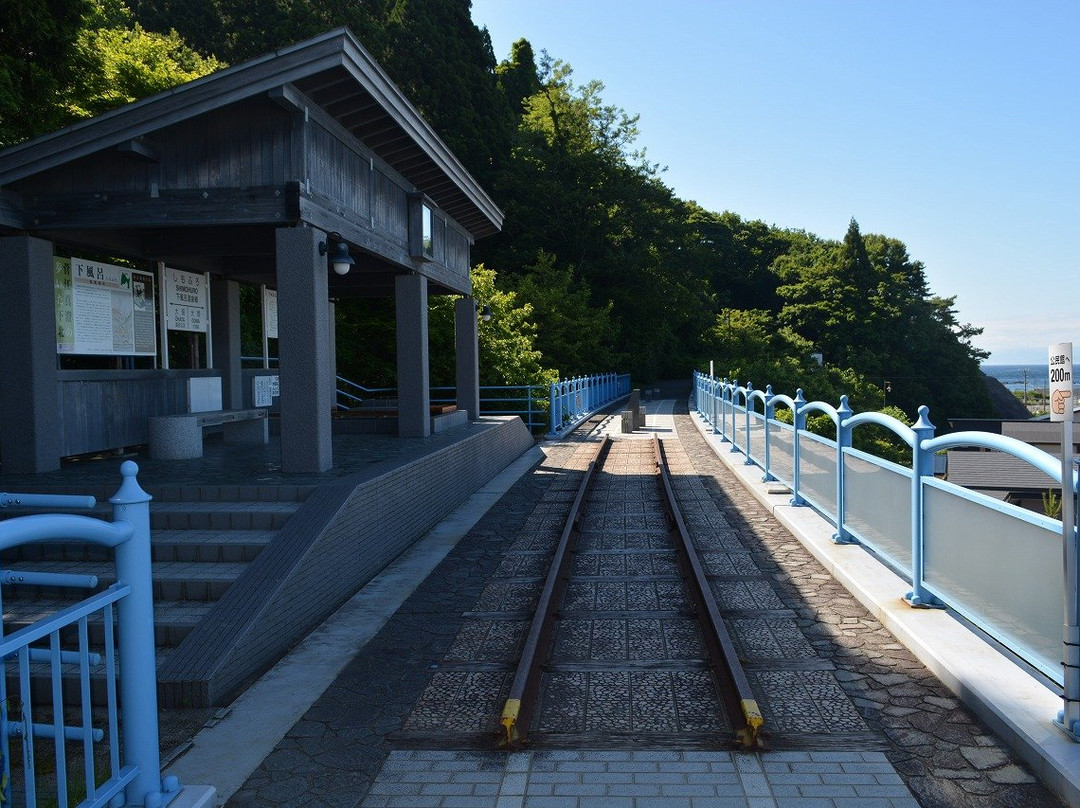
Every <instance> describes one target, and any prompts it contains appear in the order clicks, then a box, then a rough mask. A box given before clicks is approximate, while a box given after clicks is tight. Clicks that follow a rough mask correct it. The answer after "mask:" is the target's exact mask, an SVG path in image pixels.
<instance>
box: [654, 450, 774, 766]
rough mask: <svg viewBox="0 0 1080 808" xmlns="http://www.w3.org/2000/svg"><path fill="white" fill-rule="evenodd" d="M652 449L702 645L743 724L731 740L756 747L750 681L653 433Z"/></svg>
mask: <svg viewBox="0 0 1080 808" xmlns="http://www.w3.org/2000/svg"><path fill="white" fill-rule="evenodd" d="M653 450H654V451H655V453H656V466H657V468H658V469H659V472H660V480H661V483H662V487H663V490H664V494H665V497H664V504H665V507H666V509H667V511H668V515H669V516H670V518H671V521H672V523H673V524H674V526H675V529H674V531H673V532H674V533H677V534H678V537H679V541H678V543H677V544H678V547H679V556H680V560H681V561H682V564H683V569H684V570H685V572H686V578H687V581H688V583H689V585H690V587H691V589H692V590H693V591H692V594H693V595H696V601H697V603H698V604H700V606H701V609H702V614H701V615H700V617H701V620H702V623H703V624H705V625H703V626H702V629H703V633H704V635H705V645H706V646H707V647H708V649H709V655H710V657H711V662H710V664H711V666H712V668H713V669H714V671H715V673H716V676H717V683H718V684H719V685H720V690H721V693H722V695H723V697H724V699H725V701H727V703H728V709H729V710H730V712H731V715H732V720H733V721H734V720H735V717H736V716H740V717H741V718H742V722H743V726H742V727H737V728H736V729H735V743H736V745H738V746H741V747H743V748H746V749H760V748H762V746H763V743H762V736H761V731H762V727H763V725H764V723H765V720H764V718H763V717H762V715H761V710H760V709H759V708H758V703H757V700H756V698H755V697H754V692H753V690H752V689H751V688H750V680H749V679H747V677H746V672H745V671H744V670H743V668H742V664H741V663H740V662H739V655H738V653H737V651H736V649H735V644H734V643H733V642H732V640H731V635H730V634H729V633H728V630H727V627H726V626H725V625H724V620H723V618H722V617H721V616H720V609H719V607H718V606H717V604H716V598H715V597H714V596H713V593H712V590H711V589H710V588H709V581H708V578H707V577H706V576H705V569H704V568H703V567H702V565H701V561H700V559H699V558H698V555H697V552H696V551H695V549H694V545H693V542H692V541H691V539H690V533H689V531H687V529H686V522H685V521H684V520H683V518H682V513H681V511H680V510H679V505H678V500H676V498H675V489H674V486H673V485H672V483H671V473H670V471H669V470H668V466H667V457H666V455H665V454H664V449H663V445H662V444H661V442H660V439H659V438H658V437H657V436H656V435H655V434H654V435H653ZM725 684H728V685H730V687H725V686H724V685H725Z"/></svg>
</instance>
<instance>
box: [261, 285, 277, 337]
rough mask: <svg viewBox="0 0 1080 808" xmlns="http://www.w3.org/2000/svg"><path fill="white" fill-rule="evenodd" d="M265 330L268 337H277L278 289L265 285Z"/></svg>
mask: <svg viewBox="0 0 1080 808" xmlns="http://www.w3.org/2000/svg"><path fill="white" fill-rule="evenodd" d="M263 332H264V333H265V335H266V338H267V339H277V338H278V335H277V290H276V289H267V288H266V287H263Z"/></svg>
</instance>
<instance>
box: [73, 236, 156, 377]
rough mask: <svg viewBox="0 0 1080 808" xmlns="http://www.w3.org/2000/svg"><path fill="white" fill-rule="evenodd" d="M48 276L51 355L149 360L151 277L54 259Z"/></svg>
mask: <svg viewBox="0 0 1080 808" xmlns="http://www.w3.org/2000/svg"><path fill="white" fill-rule="evenodd" d="M53 272H54V288H55V293H56V296H55V304H56V350H57V353H65V354H97V355H111V356H154V355H155V353H156V352H157V333H156V330H155V327H154V297H155V296H154V286H153V276H152V275H150V274H149V273H146V272H139V271H138V270H132V269H128V268H127V267H119V266H113V265H112V264H102V263H98V262H96V261H85V260H83V259H81V258H59V257H58V258H55V259H54V262H53ZM136 293H138V296H139V299H138V304H136ZM136 305H138V308H136Z"/></svg>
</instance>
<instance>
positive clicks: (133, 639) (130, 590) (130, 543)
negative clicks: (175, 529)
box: [0, 461, 180, 808]
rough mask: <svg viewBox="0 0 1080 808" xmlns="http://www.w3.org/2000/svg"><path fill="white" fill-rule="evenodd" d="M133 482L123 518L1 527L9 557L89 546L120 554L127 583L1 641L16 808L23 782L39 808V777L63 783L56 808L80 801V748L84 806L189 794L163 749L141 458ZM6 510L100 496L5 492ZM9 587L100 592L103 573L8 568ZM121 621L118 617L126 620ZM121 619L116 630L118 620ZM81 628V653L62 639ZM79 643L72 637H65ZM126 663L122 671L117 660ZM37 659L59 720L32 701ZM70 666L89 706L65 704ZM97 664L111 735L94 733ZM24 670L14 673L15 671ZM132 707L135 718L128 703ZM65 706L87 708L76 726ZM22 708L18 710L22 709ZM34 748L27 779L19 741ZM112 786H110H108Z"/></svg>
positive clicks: (122, 497)
mask: <svg viewBox="0 0 1080 808" xmlns="http://www.w3.org/2000/svg"><path fill="white" fill-rule="evenodd" d="M120 473H121V475H122V476H123V482H122V483H121V485H120V488H119V489H118V490H117V492H116V494H115V495H113V497H112V498H111V499H110V500H109V502H110V503H112V506H113V521H112V522H105V521H102V520H100V519H93V518H91V517H88V516H75V515H71V514H56V513H50V514H37V515H33V516H20V517H16V518H13V519H7V520H5V521H3V522H0V551H2V550H7V549H10V548H13V547H17V546H19V545H22V544H27V543H32V542H43V541H84V542H89V543H91V544H97V545H100V546H103V547H110V548H114V552H115V565H116V583H115V584H113V585H112V586H110V587H109V588H108V589H106V590H104V591H103V592H99V593H96V594H94V595H91V596H90V597H88V598H86V599H85V600H82V601H80V602H78V603H76V604H75V605H72V606H69V607H67V608H65V609H62V610H60V611H59V612H57V613H55V614H53V615H51V616H49V617H46V618H43V619H41V620H38V621H36V622H35V623H33V624H32V625H29V626H26V627H24V628H22V629H19V630H18V631H15V632H14V633H12V634H9V635H7V636H0V659H2V660H3V666H4V670H3V671H0V755H2V758H3V764H2V765H3V772H2V776H3V781H2V782H3V784H4V786H3V792H2V796H3V801H4V804H10V801H11V789H12V787H13V786H14V785H16V783H17V784H18V786H19V787H20V789H21V791H22V792H23V800H24V803H25V804H26V805H28V806H32V805H36V804H37V799H38V790H39V780H43V778H48V777H51V778H53V779H54V781H55V788H56V803H57V804H58V805H59V806H60V808H66V806H67V805H68V801H69V798H68V785H69V784H68V771H67V769H68V765H67V755H68V746H69V745H78V746H79V747H80V748H81V757H82V761H83V775H84V776H83V783H82V785H83V788H84V789H85V795H86V796H85V799H83V801H82V802H80V803H79V806H80V808H103V807H104V806H107V805H109V806H115V805H124V806H135V805H139V806H142V805H164V804H165V803H167V802H168V801H169V800H170V799H171V798H172V797H173V796H175V794H176V793H177V792H178V791H179V789H180V784H179V782H178V781H177V780H176V778H175V777H168V778H165V780H162V777H161V761H160V756H159V752H158V724H157V677H156V667H155V666H156V661H155V655H154V608H153V589H152V579H151V573H150V499H151V497H150V495H149V494H147V493H146V492H145V491H143V490H142V488H141V487H140V486H139V483H138V481H137V480H136V475H137V473H138V467H137V466H136V465H135V464H134V463H133V462H131V461H127V462H125V463H124V464H123V465H122V466H121V467H120ZM0 506H2V507H5V508H7V507H18V506H23V507H47V508H89V507H93V506H94V498H93V497H69V496H51V495H40V494H31V495H27V494H0ZM0 583H38V584H47V585H52V586H83V587H95V586H96V585H97V580H96V578H94V577H93V576H77V575H62V576H61V575H49V574H47V573H34V572H24V571H21V570H20V571H7V572H4V573H3V574H2V576H0ZM114 615H115V618H114ZM92 619H93V620H94V621H95V622H96V621H100V622H101V624H102V626H103V629H104V643H103V648H102V652H101V653H97V652H92V651H91V650H90V643H89V630H88V625H89V623H90V621H91V620H92ZM114 623H115V624H114ZM72 629H74V634H75V637H74V639H73V640H72V641H74V642H75V644H76V646H77V647H76V648H75V649H71V648H67V649H62V648H61V643H62V640H61V632H63V636H64V637H65V638H66V637H67V636H68V634H69V632H71V631H72ZM64 642H68V643H69V644H70V642H71V641H68V640H66V639H65V640H64ZM118 656H119V658H120V659H122V660H123V663H124V664H123V670H122V675H118V674H117V657H118ZM31 663H36V664H37V665H39V666H43V667H45V668H46V669H47V671H48V673H47V676H48V679H49V683H50V688H49V692H50V693H51V700H50V702H49V704H48V710H47V711H48V712H49V713H51V716H52V717H51V720H50V721H48V722H44V723H37V722H35V721H34V712H35V707H34V704H33V703H32V701H31V677H32V671H31V667H30V666H31ZM62 666H69V667H70V666H73V667H75V668H76V670H77V672H78V679H79V699H78V704H76V705H71V704H69V705H65V704H64V701H63V691H64V688H63V683H62V673H63V671H62ZM93 666H103V668H104V676H105V694H106V705H107V710H106V713H107V716H106V717H105V718H104V719H103V720H104V721H105V722H106V724H107V726H106V728H105V729H102V728H101V727H95V726H93V720H92V715H91V699H90V675H91V668H92V667H93ZM10 668H14V670H13V671H11V670H9V669H10ZM9 673H12V674H13V675H14V677H15V678H17V681H18V695H17V697H16V698H11V697H9V695H8V692H7V688H8V684H7V678H8V674H9ZM121 703H122V704H123V705H124V711H123V716H122V720H121V716H120V713H119V704H121ZM65 706H66V707H67V715H68V716H69V717H70V716H71V715H73V714H74V713H76V712H78V713H79V714H80V715H81V719H80V721H79V723H78V724H76V725H67V724H65ZM12 713H17V714H12ZM12 738H18V739H19V740H20V743H21V746H22V750H21V751H22V764H21V773H19V772H16V775H17V776H16V777H15V778H14V779H13V777H12V772H11V750H10V739H12ZM106 738H107V741H108V744H109V761H108V771H107V772H101V773H100V776H99V773H98V772H97V771H96V762H95V759H94V752H93V745H94V743H96V742H100V741H101V740H103V739H106ZM35 741H50V742H51V748H52V755H53V758H52V760H42V761H40V765H39V757H40V754H41V753H40V751H39V752H35ZM102 781H103V782H102Z"/></svg>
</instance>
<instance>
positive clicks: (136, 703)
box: [109, 460, 179, 806]
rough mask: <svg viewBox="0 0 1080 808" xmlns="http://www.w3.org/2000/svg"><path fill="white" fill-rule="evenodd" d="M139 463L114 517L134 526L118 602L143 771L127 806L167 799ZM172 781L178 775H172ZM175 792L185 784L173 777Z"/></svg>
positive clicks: (135, 753)
mask: <svg viewBox="0 0 1080 808" xmlns="http://www.w3.org/2000/svg"><path fill="white" fill-rule="evenodd" d="M138 472H139V467H138V466H137V465H135V463H133V462H132V461H130V460H127V461H125V462H124V463H123V465H121V466H120V474H121V475H123V478H124V480H123V482H122V483H121V485H120V488H119V489H118V490H117V492H116V493H115V494H114V495H113V496H112V498H110V499H109V502H110V503H112V506H113V521H114V522H127V523H128V524H130V525H132V527H134V529H135V530H134V533H133V535H132V537H131V538H130V539H128V540H127V541H126V542H124V543H123V544H119V545H117V547H116V578H117V581H118V582H119V583H123V584H126V585H128V586H130V587H131V592H130V594H129V595H128V596H127V597H125V598H122V599H121V600H120V601H119V603H118V604H117V622H118V624H119V630H118V632H117V634H118V638H119V639H118V647H119V656H120V662H121V665H122V666H123V667H122V669H121V672H120V703H121V705H123V743H124V762H125V763H127V764H129V765H134V766H137V767H138V769H139V773H138V775H137V776H136V777H135V779H134V780H132V781H131V783H130V784H129V785H128V786H127V788H126V789H125V793H124V796H125V800H126V804H127V805H139V806H142V805H146V806H150V805H157V804H162V803H163V802H164V801H165V800H163V799H162V796H161V795H162V791H163V790H164V788H163V786H162V782H161V756H160V753H159V751H158V723H157V722H158V711H157V664H156V659H155V654H154V588H153V578H152V574H151V570H150V500H151V499H152V497H151V496H150V495H149V494H147V493H146V492H145V491H143V490H142V488H141V487H140V486H139V482H138V480H137V479H136V475H137V474H138ZM170 780H172V778H170ZM170 785H171V786H172V788H170V789H169V791H170V792H172V791H175V790H176V789H178V788H179V784H178V783H176V782H171V783H170Z"/></svg>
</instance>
